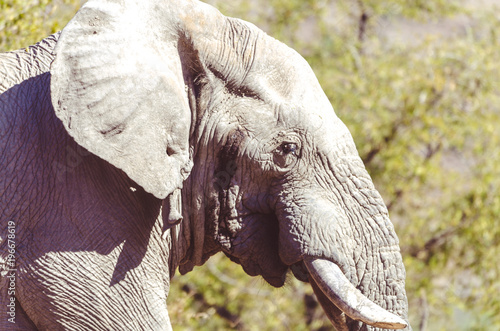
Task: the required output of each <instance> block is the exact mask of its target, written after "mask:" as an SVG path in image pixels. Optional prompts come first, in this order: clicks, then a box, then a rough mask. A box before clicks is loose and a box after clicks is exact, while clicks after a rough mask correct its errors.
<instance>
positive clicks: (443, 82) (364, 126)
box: [0, 0, 500, 330]
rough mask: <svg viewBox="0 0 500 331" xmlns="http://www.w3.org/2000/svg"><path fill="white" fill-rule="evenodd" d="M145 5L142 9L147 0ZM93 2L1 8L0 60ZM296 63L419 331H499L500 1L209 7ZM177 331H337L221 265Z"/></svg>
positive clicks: (176, 294) (196, 291) (308, 294)
mask: <svg viewBox="0 0 500 331" xmlns="http://www.w3.org/2000/svg"><path fill="white" fill-rule="evenodd" d="M145 1H146V0H145ZM83 2H84V1H80V0H58V1H48V0H3V1H0V51H7V50H13V49H17V48H22V47H26V46H28V45H30V44H33V43H35V42H37V41H39V40H40V39H42V38H44V37H46V36H47V35H49V34H51V33H53V32H55V31H58V30H60V29H62V28H63V27H64V26H65V24H66V23H67V22H68V20H70V19H71V17H72V16H73V14H74V13H75V11H76V10H77V9H78V8H79V7H80V6H81V4H82V3H83ZM206 2H208V3H210V4H212V5H214V6H215V7H217V8H218V9H219V10H221V11H222V12H223V13H224V14H226V15H228V16H234V17H239V18H242V19H245V20H248V21H250V22H252V23H254V24H256V25H257V26H258V27H260V28H262V29H263V30H264V31H266V32H267V33H268V34H269V35H271V36H273V37H275V38H277V39H279V40H281V41H283V42H284V43H286V44H287V45H289V46H290V47H292V48H294V49H296V50H297V51H298V52H299V53H301V54H302V55H303V56H304V57H305V58H306V59H307V61H308V62H309V63H310V65H311V67H312V68H313V70H314V71H315V73H316V75H317V77H318V79H319V81H320V83H321V85H322V86H323V89H324V90H325V92H326V94H327V95H328V97H329V98H330V100H331V102H332V104H333V106H334V108H335V109H336V112H337V114H338V115H339V117H340V118H342V119H343V121H344V122H345V123H346V124H347V126H348V127H349V128H350V130H351V133H352V135H353V137H354V140H355V142H356V144H357V146H358V150H359V153H360V155H361V157H362V159H363V160H364V162H365V164H366V167H367V168H368V170H369V172H370V174H371V175H372V177H373V180H374V182H375V185H376V187H377V188H378V190H379V191H380V192H381V194H382V196H383V197H384V199H385V202H386V204H387V206H388V208H389V211H390V214H391V219H392V221H393V222H394V225H395V228H396V231H397V233H398V235H399V238H400V244H401V250H402V254H403V258H404V261H405V265H406V270H407V281H406V284H407V285H406V287H407V293H408V299H409V303H410V322H411V323H412V326H413V328H414V330H500V220H499V218H500V194H499V193H500V1H498V0H454V1H445V0H427V1H423V0H328V1H327V0H267V1H264V0H233V1H216V0H209V1H206ZM171 293H172V295H171V296H170V297H169V299H168V305H169V312H170V317H171V319H172V321H173V324H174V325H175V326H174V329H175V330H224V329H226V330H230V329H235V330H331V329H332V327H331V325H330V323H329V322H328V321H327V320H326V318H325V317H324V316H323V313H322V311H321V308H320V307H319V305H318V304H317V302H316V300H315V298H314V295H313V294H312V291H311V289H310V287H309V285H307V284H303V283H300V282H298V281H296V280H294V279H293V277H290V279H289V281H288V282H287V285H286V286H285V287H284V288H281V289H273V288H271V287H270V286H269V285H267V284H266V283H265V282H264V281H263V280H262V279H260V278H251V277H249V276H247V275H246V274H245V273H244V272H243V271H242V270H241V268H240V267H239V266H238V265H236V264H234V263H232V262H229V261H228V259H227V258H225V257H224V256H222V255H216V256H215V257H213V258H212V259H211V260H209V261H208V262H207V263H206V265H205V266H203V267H200V268H196V269H195V270H194V271H193V272H191V273H189V274H187V275H185V276H176V277H175V279H174V281H173V282H172V288H171Z"/></svg>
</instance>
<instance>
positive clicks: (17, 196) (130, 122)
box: [0, 0, 410, 330]
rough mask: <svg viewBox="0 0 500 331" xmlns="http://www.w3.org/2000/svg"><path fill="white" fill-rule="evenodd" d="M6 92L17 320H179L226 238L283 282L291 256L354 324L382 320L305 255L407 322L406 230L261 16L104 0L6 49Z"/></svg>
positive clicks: (3, 117)
mask: <svg viewBox="0 0 500 331" xmlns="http://www.w3.org/2000/svg"><path fill="white" fill-rule="evenodd" d="M51 63H52V65H51ZM0 92H1V93H2V94H0V129H1V131H0V148H1V153H0V169H2V175H1V178H0V208H1V222H2V223H1V228H0V229H1V232H0V235H1V243H0V254H1V260H0V263H1V264H0V271H1V274H2V278H1V284H2V287H1V295H0V307H1V308H0V311H1V315H0V316H1V317H0V329H1V330H5V329H9V330H15V329H16V328H17V329H27V330H32V329H36V328H38V329H41V330H59V329H63V328H65V329H93V330H97V329H108V330H111V329H114V330H125V329H133V330H139V329H143V330H146V329H148V330H163V329H169V328H170V322H169V318H168V314H167V307H166V303H165V300H166V297H167V294H168V290H169V283H170V278H171V276H172V275H173V274H174V271H175V269H176V268H177V267H179V269H180V271H181V273H185V272H188V271H190V270H191V269H192V268H193V266H194V265H201V264H203V263H204V262H205V261H206V260H207V259H208V258H209V257H210V256H211V255H213V254H214V253H216V252H218V251H223V252H224V253H225V254H226V255H228V256H229V257H230V258H231V259H232V260H233V261H235V262H237V263H239V264H241V265H242V266H243V268H244V269H245V271H246V272H247V273H248V274H250V275H262V277H264V279H265V280H267V281H268V282H269V283H270V284H271V285H273V286H281V285H283V283H284V281H285V275H286V273H287V271H288V270H289V269H292V271H293V272H294V274H295V276H296V277H298V278H299V279H301V280H304V281H310V282H311V283H312V285H313V288H314V290H315V292H316V294H317V295H318V298H319V301H320V302H321V304H322V305H323V308H324V309H325V312H326V313H327V315H328V316H329V317H330V319H331V320H332V322H333V324H334V325H335V326H336V328H337V329H339V330H368V329H370V330H372V329H378V328H375V327H372V326H368V325H366V324H364V323H362V322H358V321H355V320H353V319H351V318H350V317H346V316H345V314H344V313H343V312H342V311H341V309H339V308H337V306H338V307H341V305H339V304H335V305H334V304H332V302H333V301H330V300H331V299H328V298H327V295H326V294H325V293H326V292H324V289H323V288H322V287H321V286H319V285H318V284H321V281H314V280H313V278H311V275H309V272H311V270H312V269H311V268H312V266H311V265H312V264H311V265H307V268H306V267H305V266H304V262H303V261H316V260H320V262H321V261H323V262H325V261H326V263H327V264H331V263H332V262H333V263H335V264H336V265H337V266H338V267H339V268H340V270H341V271H342V272H343V273H344V275H345V276H346V277H347V279H348V280H349V281H350V283H352V284H353V285H354V286H355V287H356V288H358V289H359V290H360V291H361V293H363V294H364V295H365V296H366V297H367V298H369V299H370V300H371V301H373V302H375V303H377V304H378V305H380V306H381V307H383V308H385V309H387V310H388V311H390V312H393V313H395V314H396V315H399V316H401V317H402V318H403V319H405V320H407V300H406V294H405V289H404V278H405V270H404V266H403V263H402V259H401V255H400V252H399V246H398V239H397V236H396V234H395V232H394V230H393V226H392V224H391V222H390V220H389V218H388V213H387V209H386V207H385V205H384V203H383V201H382V199H381V197H380V195H379V194H378V192H377V191H376V190H375V188H374V187H373V184H372V181H371V179H370V177H369V175H368V174H367V172H366V170H365V169H364V166H363V164H362V162H361V160H360V158H359V156H358V153H357V151H356V148H355V146H354V143H353V140H352V138H351V136H350V134H349V132H348V130H347V128H346V127H345V126H344V125H343V124H342V122H341V121H340V120H339V119H338V118H337V117H336V115H335V113H334V111H333V109H332V107H331V105H330V103H329V102H328V99H327V98H326V96H325V95H324V93H323V91H322V90H321V87H320V86H319V84H318V82H317V80H316V78H315V76H314V74H313V72H312V70H311V69H310V67H309V66H308V65H307V63H306V62H305V61H304V60H303V59H302V58H301V57H300V56H299V55H298V54H297V53H296V52H294V51H293V50H291V49H289V48H288V47H286V46H285V45H283V44H281V43H280V42H278V41H276V40H274V39H273V38H271V37H269V36H267V35H266V34H264V33H263V32H262V31H260V30H259V29H257V28H256V27H255V26H253V25H251V24H249V23H246V22H243V21H241V20H237V19H232V18H227V17H224V16H222V15H221V14H220V13H219V12H218V11H216V10H215V9H213V8H212V7H209V6H207V5H204V4H201V3H199V2H195V1H183V2H178V3H177V2H175V1H149V2H145V1H142V0H141V1H138V0H120V1H118V0H115V1H112V0H109V1H97V0H91V1H89V2H88V3H87V4H86V5H85V6H84V7H83V8H82V9H81V10H80V11H79V13H78V14H77V15H76V16H75V18H74V19H73V20H72V21H71V22H70V23H69V24H68V26H67V27H66V28H65V29H64V30H63V32H62V34H61V35H60V36H59V35H54V36H51V37H49V38H47V39H45V40H43V41H42V42H40V43H39V44H37V45H35V46H32V47H30V48H29V49H27V50H20V51H17V52H11V53H4V54H1V55H0ZM9 221H11V222H14V223H15V225H16V228H15V251H16V255H15V257H16V259H15V263H16V268H17V270H16V272H15V276H16V279H15V284H16V285H15V298H16V299H17V301H16V303H17V306H16V315H15V321H16V324H11V323H9V322H8V319H7V317H9V316H8V315H7V314H6V313H7V312H8V310H7V311H6V309H7V308H6V307H7V304H8V302H9V300H10V298H11V296H10V295H9V294H8V288H9V281H10V279H8V278H7V277H6V275H9V274H11V273H12V272H10V271H8V270H7V269H9V265H8V264H7V262H8V261H9V260H8V258H9V257H8V245H9V241H8V240H7V238H8V224H9ZM10 224H12V223H10ZM308 270H309V271H308ZM318 275H321V274H318ZM319 277H321V276H319ZM318 286H319V287H318ZM326 286H327V287H328V286H329V285H326ZM6 316H7V317H6ZM407 329H410V327H409V326H408V327H407Z"/></svg>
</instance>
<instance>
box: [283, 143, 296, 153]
mask: <svg viewBox="0 0 500 331" xmlns="http://www.w3.org/2000/svg"><path fill="white" fill-rule="evenodd" d="M281 150H282V151H283V154H292V155H295V154H296V153H297V144H294V143H284V144H283V145H281Z"/></svg>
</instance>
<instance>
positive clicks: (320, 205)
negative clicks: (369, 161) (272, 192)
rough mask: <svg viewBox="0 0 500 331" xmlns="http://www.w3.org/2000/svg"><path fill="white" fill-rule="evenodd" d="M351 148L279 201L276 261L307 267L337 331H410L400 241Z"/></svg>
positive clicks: (324, 159) (327, 160)
mask: <svg viewBox="0 0 500 331" xmlns="http://www.w3.org/2000/svg"><path fill="white" fill-rule="evenodd" d="M352 151H353V148H352V149H351V148H349V147H346V148H345V149H344V150H342V151H340V152H337V153H335V155H334V156H335V157H328V156H323V157H322V159H321V160H320V162H318V164H320V165H322V166H323V167H322V168H316V169H315V170H314V171H315V176H309V177H308V181H309V182H308V186H307V187H304V188H303V189H302V190H301V191H300V194H296V192H297V190H295V194H294V195H293V196H289V195H288V194H286V193H285V194H283V195H282V196H281V197H280V201H279V203H278V208H277V214H278V219H279V224H280V257H281V259H282V261H284V262H285V263H286V264H288V265H297V264H303V265H304V266H305V268H306V269H307V278H308V279H309V281H310V283H311V285H312V286H313V289H314V291H315V293H316V295H317V296H318V300H319V301H320V303H321V305H322V306H323V308H324V310H325V312H326V314H327V315H328V317H329V319H330V320H331V321H332V323H333V324H334V325H335V326H336V328H337V329H340V330H366V329H369V330H372V329H374V328H375V329H376V328H382V329H402V328H407V330H411V327H410V326H409V325H408V323H407V322H406V321H405V320H406V319H407V309H408V307H407V305H408V304H407V299H406V293H405V288H404V282H405V270H404V265H403V261H402V257H401V253H400V250H399V240H398V238H397V235H396V233H395V231H394V228H393V225H392V223H391V221H390V219H389V215H388V211H387V208H386V207H385V204H384V202H383V200H382V197H381V196H380V194H379V193H378V192H377V191H376V190H375V188H374V186H373V183H372V180H371V178H370V176H369V175H368V173H367V171H366V169H365V168H364V165H363V163H362V161H361V159H360V158H359V156H357V154H354V152H352ZM353 154H354V155H353ZM294 185H296V186H297V185H298V184H296V183H295V184H294ZM288 191H291V190H288ZM285 192H286V191H285ZM292 270H293V269H292ZM303 278H306V277H303ZM396 315H397V316H396ZM398 316H399V317H398ZM367 325H369V326H367Z"/></svg>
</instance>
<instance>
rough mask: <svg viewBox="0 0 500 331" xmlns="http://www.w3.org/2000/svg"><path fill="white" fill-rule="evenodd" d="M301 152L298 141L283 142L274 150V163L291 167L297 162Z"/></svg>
mask: <svg viewBox="0 0 500 331" xmlns="http://www.w3.org/2000/svg"><path fill="white" fill-rule="evenodd" d="M298 154H299V147H298V145H297V144H296V143H290V142H285V143H282V144H281V145H280V146H279V147H278V148H277V149H276V150H275V152H274V163H276V165H278V166H279V167H280V168H289V167H290V166H291V165H293V164H294V163H295V161H296V160H297V157H298Z"/></svg>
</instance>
